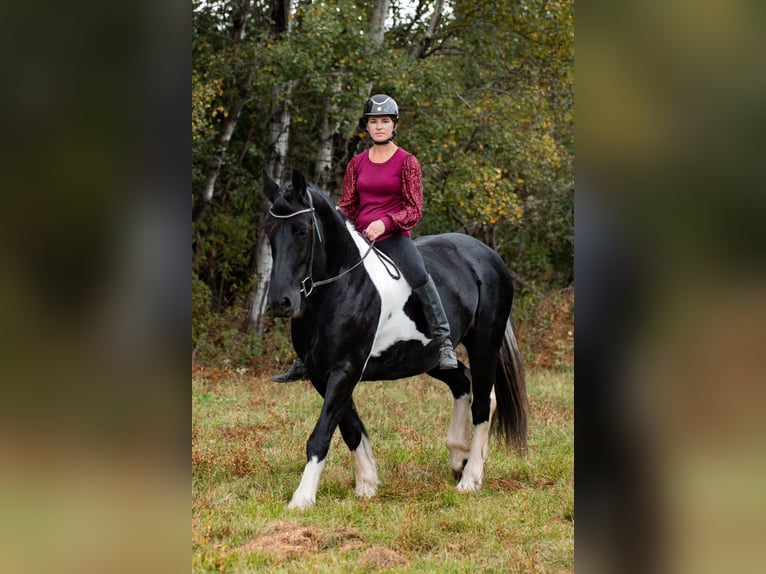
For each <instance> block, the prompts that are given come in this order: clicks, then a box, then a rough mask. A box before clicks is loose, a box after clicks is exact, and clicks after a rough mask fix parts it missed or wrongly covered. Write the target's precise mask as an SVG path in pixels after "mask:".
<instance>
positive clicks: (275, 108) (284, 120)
mask: <svg viewBox="0 0 766 574" xmlns="http://www.w3.org/2000/svg"><path fill="white" fill-rule="evenodd" d="M292 7H293V2H292V0H275V2H274V9H273V11H272V17H273V34H274V36H275V37H279V36H286V35H288V34H289V33H290V31H291V28H292V24H291V22H292V12H293V9H292ZM295 84H296V80H289V81H287V82H285V83H284V84H280V85H277V86H275V87H274V88H273V90H272V93H271V105H270V112H269V142H268V149H267V154H266V166H265V168H264V169H265V171H266V173H268V174H269V177H271V178H272V179H273V180H274V181H278V182H281V181H283V180H284V179H285V165H286V161H287V154H288V152H289V146H290V119H291V111H290V95H291V93H292V91H293V88H294V87H295ZM257 185H258V184H257V183H256V186H257ZM255 193H257V195H258V197H259V198H261V200H260V202H261V210H260V212H261V223H263V221H264V220H265V218H266V214H267V213H268V206H267V203H266V199H265V198H263V197H262V195H261V193H260V189H258V190H255ZM262 229H263V225H259V226H258V241H257V242H256V248H255V253H256V269H257V275H258V283H257V285H256V288H255V291H254V292H253V295H252V297H251V298H250V301H249V308H250V314H249V317H248V320H247V322H246V327H245V328H246V330H247V331H248V332H256V333H258V334H259V335H262V334H263V329H264V325H263V315H264V313H265V311H266V295H267V293H268V291H269V282H270V279H271V268H272V263H273V262H272V257H271V247H270V246H269V241H268V238H267V237H266V234H265V233H264V232H263V230H262Z"/></svg>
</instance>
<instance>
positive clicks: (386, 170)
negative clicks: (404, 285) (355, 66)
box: [272, 94, 457, 382]
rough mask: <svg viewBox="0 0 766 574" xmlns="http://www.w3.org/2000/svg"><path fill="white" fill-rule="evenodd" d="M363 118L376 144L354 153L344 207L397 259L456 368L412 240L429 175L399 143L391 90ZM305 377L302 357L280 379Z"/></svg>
mask: <svg viewBox="0 0 766 574" xmlns="http://www.w3.org/2000/svg"><path fill="white" fill-rule="evenodd" d="M360 123H361V124H362V125H363V126H364V128H365V130H366V131H367V132H368V133H369V134H370V138H371V139H372V143H373V145H372V147H370V148H369V149H367V150H365V151H363V152H362V153H360V154H358V155H356V156H354V158H353V159H352V160H351V161H350V162H349V164H348V166H347V167H346V174H345V176H344V178H343V192H342V195H341V199H340V202H339V203H338V209H340V211H341V212H342V213H343V214H344V215H345V216H346V218H348V220H349V221H351V222H352V223H353V224H354V227H355V228H356V229H357V230H358V231H361V232H362V233H363V234H364V235H365V237H367V239H369V240H370V241H375V246H376V247H377V248H378V249H380V251H382V252H384V253H385V254H386V255H388V256H389V257H391V259H393V260H394V262H396V264H397V266H398V267H399V269H400V270H401V272H402V275H404V278H405V279H406V280H407V282H408V283H409V284H410V285H412V286H413V292H414V294H415V295H416V296H417V297H418V300H419V301H420V302H421V303H422V304H423V308H424V310H425V313H426V318H427V320H428V324H429V327H430V328H431V332H432V333H433V335H434V337H435V338H436V339H437V340H438V341H439V368H440V369H456V368H457V357H456V356H455V350H454V348H453V346H452V340H451V335H450V326H449V321H448V320H447V316H446V315H445V313H444V307H443V306H442V302H441V299H440V297H439V292H438V291H437V290H436V285H435V284H434V282H433V279H432V278H431V276H430V275H429V274H428V272H427V271H426V267H425V264H424V263H423V257H422V256H421V254H420V252H419V251H418V249H417V248H416V247H415V245H414V243H413V242H412V234H411V230H412V228H413V227H415V225H417V223H418V222H419V221H420V218H421V216H422V215H423V177H422V174H421V170H420V163H419V162H418V160H417V158H416V157H415V156H414V155H412V154H411V153H409V152H406V151H405V150H404V149H402V148H400V147H399V146H397V145H396V144H395V143H394V137H395V136H396V128H397V125H398V123H399V107H398V106H397V104H396V101H394V99H393V98H392V97H390V96H387V95H385V94H378V95H375V96H372V97H371V98H369V99H368V100H367V102H366V103H365V105H364V113H363V115H362V118H361V119H360ZM304 377H305V368H304V366H303V364H302V363H301V362H300V359H298V360H296V361H295V363H293V365H292V366H291V367H290V368H289V369H288V371H287V372H285V373H283V374H281V375H277V376H275V377H273V378H272V379H273V380H274V381H276V382H287V381H294V380H299V379H302V378H304Z"/></svg>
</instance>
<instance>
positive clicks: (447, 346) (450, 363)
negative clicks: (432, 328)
mask: <svg viewBox="0 0 766 574" xmlns="http://www.w3.org/2000/svg"><path fill="white" fill-rule="evenodd" d="M439 368H440V369H441V370H443V371H446V370H449V369H457V356H456V355H455V349H453V348H452V343H451V342H449V341H444V343H442V346H441V347H439Z"/></svg>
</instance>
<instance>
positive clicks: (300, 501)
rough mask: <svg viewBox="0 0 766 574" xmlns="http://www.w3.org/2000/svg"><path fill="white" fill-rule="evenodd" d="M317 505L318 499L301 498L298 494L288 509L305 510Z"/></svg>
mask: <svg viewBox="0 0 766 574" xmlns="http://www.w3.org/2000/svg"><path fill="white" fill-rule="evenodd" d="M315 503H316V499H314V498H307V497H305V496H300V495H299V494H298V493H297V492H296V493H295V494H294V495H293V499H292V500H291V501H290V504H288V505H287V508H289V509H290V510H305V509H307V508H311V507H312V506H314V504H315Z"/></svg>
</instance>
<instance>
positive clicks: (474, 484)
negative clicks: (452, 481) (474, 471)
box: [457, 475, 481, 492]
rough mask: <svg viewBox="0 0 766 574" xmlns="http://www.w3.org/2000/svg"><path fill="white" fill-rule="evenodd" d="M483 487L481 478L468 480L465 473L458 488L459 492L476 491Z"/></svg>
mask: <svg viewBox="0 0 766 574" xmlns="http://www.w3.org/2000/svg"><path fill="white" fill-rule="evenodd" d="M480 488H481V481H480V480H466V477H465V475H464V476H463V478H461V479H460V482H458V483H457V489H458V491H459V492H476V491H477V490H479V489H480Z"/></svg>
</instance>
